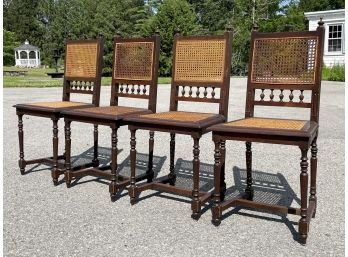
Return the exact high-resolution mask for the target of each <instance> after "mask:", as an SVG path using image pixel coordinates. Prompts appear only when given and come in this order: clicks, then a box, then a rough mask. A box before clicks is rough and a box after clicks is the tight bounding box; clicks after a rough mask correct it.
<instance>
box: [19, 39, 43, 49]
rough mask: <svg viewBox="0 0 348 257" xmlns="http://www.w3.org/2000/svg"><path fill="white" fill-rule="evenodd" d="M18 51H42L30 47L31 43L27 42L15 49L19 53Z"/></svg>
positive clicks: (35, 47)
mask: <svg viewBox="0 0 348 257" xmlns="http://www.w3.org/2000/svg"><path fill="white" fill-rule="evenodd" d="M17 50H33V51H35V50H40V49H39V48H38V47H37V46H33V45H30V44H29V41H28V40H25V42H24V44H23V45H21V46H19V47H16V48H15V51H17Z"/></svg>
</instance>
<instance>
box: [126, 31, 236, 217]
mask: <svg viewBox="0 0 348 257" xmlns="http://www.w3.org/2000/svg"><path fill="white" fill-rule="evenodd" d="M231 46H232V33H231V30H230V29H229V31H226V32H225V34H224V35H223V36H186V37H185V36H180V35H178V34H176V35H175V36H174V47H173V69H172V71H173V72H172V74H173V75H172V83H171V97H170V111H169V112H162V113H155V114H146V115H140V116H137V117H132V118H127V119H126V120H127V122H128V123H129V124H130V125H129V129H130V131H131V142H130V144H131V150H130V159H131V183H130V187H129V195H130V201H131V204H135V203H136V200H137V199H136V198H137V196H138V194H140V192H142V191H144V190H147V189H153V190H157V191H165V192H169V193H174V194H179V195H182V196H187V197H192V211H193V214H192V217H193V218H195V219H197V218H199V216H200V210H201V205H202V204H203V203H205V202H206V201H208V200H209V198H210V196H211V194H210V193H207V192H200V191H199V169H200V168H199V163H200V160H199V152H200V150H199V140H200V138H201V136H202V135H203V134H205V133H207V130H206V129H207V128H208V127H209V126H211V125H213V124H217V123H221V122H224V121H225V120H226V119H227V112H228V94H229V83H230V68H231ZM179 101H189V102H202V103H217V104H219V114H214V113H198V112H183V111H178V102H179ZM207 107H209V105H207ZM137 129H144V130H150V131H163V132H169V133H170V168H169V169H170V173H169V175H168V176H165V177H162V178H159V179H158V180H157V181H152V179H149V180H148V181H147V182H146V183H144V184H141V185H136V184H135V183H136V178H135V164H136V147H135V145H136V140H135V134H136V130H137ZM177 133H178V134H185V135H190V136H191V137H192V138H193V141H194V144H193V183H194V185H193V190H192V191H191V190H187V189H182V188H177V187H175V179H176V175H175V171H174V153H175V134H177ZM168 183H169V184H168Z"/></svg>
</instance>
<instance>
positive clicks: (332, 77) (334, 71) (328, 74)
mask: <svg viewBox="0 0 348 257" xmlns="http://www.w3.org/2000/svg"><path fill="white" fill-rule="evenodd" d="M344 69H345V68H344V65H337V64H335V65H334V66H332V67H326V66H324V67H323V71H322V79H323V80H329V81H345V78H344Z"/></svg>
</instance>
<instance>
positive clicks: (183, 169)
mask: <svg viewBox="0 0 348 257" xmlns="http://www.w3.org/2000/svg"><path fill="white" fill-rule="evenodd" d="M245 91H246V79H245V78H232V79H231V88H230V104H229V120H234V119H238V118H242V117H243V116H244V106H245ZM169 92H170V86H169V85H159V87H158V100H157V110H158V111H159V112H161V111H167V110H168V108H169ZM61 94H62V89H61V88H5V89H4V103H3V104H4V105H3V106H4V171H3V178H4V255H5V256H45V257H47V256H144V255H147V256H260V255H263V256H314V255H315V256H343V255H344V232H345V231H344V83H339V82H327V81H324V82H323V83H322V94H321V107H320V133H319V139H318V149H319V152H318V179H317V188H318V189H317V191H318V192H317V196H318V209H317V213H316V218H315V219H312V221H311V224H310V232H309V237H308V240H307V245H306V246H302V245H300V244H299V243H298V242H297V241H296V239H297V229H298V226H297V224H298V220H299V217H298V216H294V215H287V216H282V215H276V214H272V213H263V212H258V211H254V210H247V209H241V208H236V209H231V210H230V211H228V212H227V213H226V214H225V215H224V219H223V220H222V223H221V225H220V226H219V227H214V226H213V225H212V224H211V212H210V210H209V206H206V207H205V208H204V213H203V214H202V216H201V218H200V219H199V220H198V221H195V220H192V219H191V217H190V215H191V210H190V204H189V202H188V199H187V198H183V197H178V196H175V195H171V194H167V193H161V194H160V193H157V192H155V191H151V190H150V191H146V192H144V193H142V195H141V200H140V201H139V202H138V204H136V205H134V206H131V205H130V203H129V197H128V195H127V194H126V191H124V192H122V194H121V196H120V199H119V200H118V201H116V202H114V203H112V202H111V201H110V198H109V193H108V182H107V181H105V180H103V179H96V178H94V177H84V178H82V179H80V180H78V181H77V182H76V183H74V185H73V186H72V187H71V188H69V189H67V188H66V186H65V184H64V183H61V184H60V185H58V186H56V187H54V186H53V184H52V181H51V175H50V170H49V167H47V166H45V165H39V166H38V165H32V166H28V167H27V171H28V174H26V175H24V176H22V175H20V172H19V168H18V163H17V161H18V155H19V150H18V136H17V116H16V114H15V109H14V108H12V105H14V104H15V103H24V102H33V101H50V100H60V99H61ZM109 97H110V87H102V91H101V105H108V103H109ZM295 97H296V96H295ZM85 98H86V96H83V97H81V96H76V97H75V98H73V100H84V99H85ZM121 104H125V105H132V104H133V105H134V104H136V105H138V106H144V107H145V106H146V103H145V102H144V101H142V100H129V99H127V100H122V101H121ZM208 106H209V107H208V108H209V110H211V111H216V112H217V110H218V107H217V106H216V105H214V104H212V105H208ZM179 109H180V110H187V111H203V112H205V111H207V107H205V105H203V104H201V103H199V104H190V103H185V104H180V106H179ZM255 114H256V115H258V116H272V117H282V118H289V117H293V118H299V119H307V118H308V117H309V113H308V111H306V110H303V112H302V110H298V109H292V108H269V107H260V108H258V109H257V111H256V113H255ZM59 128H60V131H59V137H60V144H59V150H60V152H61V153H62V152H63V149H64V142H63V138H64V133H63V120H61V121H60V122H59ZM99 132H100V133H99V145H100V153H101V157H100V158H101V161H102V162H104V163H107V162H108V161H109V159H110V156H109V152H110V144H111V138H110V134H111V130H110V128H108V127H102V126H101V127H100V128H99ZM129 136H130V135H129V131H128V129H127V127H122V128H120V129H119V134H118V139H119V142H118V147H119V149H120V152H119V155H118V160H119V163H120V169H121V170H122V171H121V172H122V173H124V174H127V173H128V174H129V163H128V161H129V159H128V158H129ZM24 137H25V157H26V158H27V159H31V158H39V157H42V156H47V155H49V154H50V153H51V151H52V150H51V148H52V142H51V137H52V123H51V121H50V120H48V119H44V118H39V117H32V116H24ZM147 141H148V132H147V131H138V132H137V150H138V152H139V155H138V158H139V170H140V171H139V172H141V171H142V169H141V168H142V165H146V158H147V155H146V154H147V147H148V146H147ZM192 145H193V142H192V140H191V139H190V138H189V137H188V136H183V135H178V136H177V143H176V158H177V162H176V170H177V172H178V186H182V187H190V186H191V185H192V182H191V180H190V178H191V177H190V176H191V175H192V173H191V172H190V171H192V165H191V160H192ZM92 146H93V126H92V125H90V124H83V123H77V122H73V123H72V153H73V155H75V156H76V157H75V159H76V162H78V161H85V160H87V159H89V158H90V156H91V154H90V152H91V148H92ZM200 146H201V155H200V158H201V162H202V178H201V185H202V188H204V189H211V187H212V183H213V181H212V169H213V160H214V158H213V149H214V147H213V143H212V139H211V134H206V135H204V136H203V137H202V139H201V141H200ZM226 147H227V159H226V182H227V186H228V196H227V197H232V196H233V195H235V194H237V193H238V192H240V191H242V190H243V188H244V186H245V158H244V152H245V146H244V143H243V142H232V141H229V142H227V144H226ZM154 154H155V164H156V169H157V170H158V172H159V174H158V176H162V175H166V174H167V173H168V172H169V134H166V133H160V132H156V134H155V150H154ZM299 164H300V150H299V149H298V148H297V147H294V146H281V145H271V144H256V143H255V144H253V170H254V180H255V184H256V186H255V199H256V200H260V201H264V202H269V203H281V204H287V205H291V206H294V207H298V206H299V197H300V183H299V174H300V165H299ZM61 179H62V177H61Z"/></svg>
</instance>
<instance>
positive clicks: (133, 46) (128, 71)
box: [114, 42, 154, 81]
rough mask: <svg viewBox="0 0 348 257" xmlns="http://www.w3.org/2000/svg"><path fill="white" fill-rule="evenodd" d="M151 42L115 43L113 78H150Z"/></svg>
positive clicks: (152, 52)
mask: <svg viewBox="0 0 348 257" xmlns="http://www.w3.org/2000/svg"><path fill="white" fill-rule="evenodd" d="M153 54H154V43H153V42H125V43H123V42H122V43H121V42H120V43H116V46H115V63H114V79H125V80H148V81H151V80H152V75H153V74H152V72H153V71H152V70H153V67H152V66H153Z"/></svg>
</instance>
